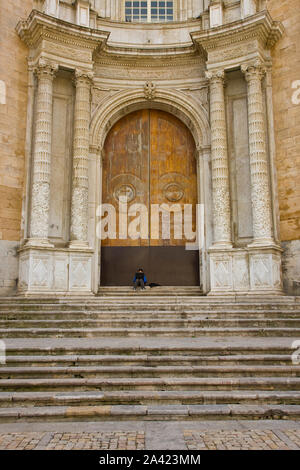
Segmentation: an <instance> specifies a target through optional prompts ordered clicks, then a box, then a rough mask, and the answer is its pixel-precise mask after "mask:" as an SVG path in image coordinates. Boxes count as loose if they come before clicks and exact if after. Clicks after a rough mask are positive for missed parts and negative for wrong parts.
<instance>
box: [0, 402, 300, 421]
mask: <svg viewBox="0 0 300 470" xmlns="http://www.w3.org/2000/svg"><path fill="white" fill-rule="evenodd" d="M299 417H300V406H294V405H165V406H157V405H149V406H134V405H131V406H128V405H125V406H124V405H115V406H110V405H104V406H70V407H66V406H48V407H26V408H25V407H23V408H15V409H12V408H2V409H0V422H17V421H26V422H30V421H35V422H38V421H41V422H45V421H47V422H49V421H76V422H78V421H87V420H88V421H118V422H119V421H122V420H126V421H128V420H143V421H157V420H159V421H162V420H168V421H170V420H179V419H180V420H195V419H198V420H201V419H202V420H209V419H214V420H216V419H217V420H224V419H227V420H229V419H235V420H237V419H248V420H249V419H290V420H292V419H294V420H295V419H299Z"/></svg>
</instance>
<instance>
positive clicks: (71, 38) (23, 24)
mask: <svg viewBox="0 0 300 470" xmlns="http://www.w3.org/2000/svg"><path fill="white" fill-rule="evenodd" d="M16 31H17V33H18V35H19V36H20V38H21V39H22V40H23V41H24V42H25V44H26V45H27V46H28V47H29V48H32V47H35V46H36V45H37V44H39V43H40V41H41V40H43V39H46V38H48V39H52V40H55V41H57V42H59V43H63V44H68V45H73V46H77V47H81V48H82V47H83V48H85V49H90V50H95V49H97V48H98V47H103V45H104V44H105V43H106V42H107V39H108V37H109V35H110V33H109V32H108V31H101V30H98V29H92V28H86V27H83V26H78V25H75V24H73V23H69V22H67V21H63V20H60V19H58V18H54V17H53V16H49V15H46V14H45V13H41V12H40V11H37V10H32V12H31V13H30V15H29V17H28V18H27V20H21V21H19V23H18V24H17V26H16Z"/></svg>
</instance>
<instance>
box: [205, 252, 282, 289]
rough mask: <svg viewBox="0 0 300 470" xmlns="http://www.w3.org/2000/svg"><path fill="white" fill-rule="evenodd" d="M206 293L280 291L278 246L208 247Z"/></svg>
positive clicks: (279, 255) (279, 253) (279, 254)
mask: <svg viewBox="0 0 300 470" xmlns="http://www.w3.org/2000/svg"><path fill="white" fill-rule="evenodd" d="M209 253H210V278H211V291H210V294H209V295H223V294H226V295H228V294H235V295H253V294H255V295H266V294H268V295H282V294H283V292H282V279H281V249H280V248H278V247H277V246H273V247H265V248H249V247H248V248H246V249H238V248H236V249H232V250H224V251H222V250H219V249H218V250H213V249H210V250H209Z"/></svg>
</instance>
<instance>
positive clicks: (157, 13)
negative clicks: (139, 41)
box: [125, 0, 174, 22]
mask: <svg viewBox="0 0 300 470" xmlns="http://www.w3.org/2000/svg"><path fill="white" fill-rule="evenodd" d="M173 19H174V8H173V1H168V0H158V1H156V0H154V1H152V0H146V1H145V0H144V1H142V0H141V1H136V0H130V1H129V0H125V20H126V21H144V22H147V21H148V22H151V21H152V22H155V21H173Z"/></svg>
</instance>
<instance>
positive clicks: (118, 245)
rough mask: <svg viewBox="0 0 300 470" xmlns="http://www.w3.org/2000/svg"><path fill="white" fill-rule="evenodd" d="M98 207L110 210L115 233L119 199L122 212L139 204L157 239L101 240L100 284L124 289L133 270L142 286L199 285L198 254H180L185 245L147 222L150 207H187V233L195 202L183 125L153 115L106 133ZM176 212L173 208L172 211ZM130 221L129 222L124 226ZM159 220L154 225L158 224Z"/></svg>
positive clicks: (135, 116) (191, 154)
mask: <svg viewBox="0 0 300 470" xmlns="http://www.w3.org/2000/svg"><path fill="white" fill-rule="evenodd" d="M104 150H105V151H104V162H103V194H102V202H103V203H110V204H112V205H113V206H114V207H115V210H116V214H117V234H119V215H120V214H119V199H120V197H121V196H125V197H126V198H127V201H128V207H130V206H131V205H132V204H140V203H142V204H144V205H145V206H146V207H147V210H148V226H149V233H150V234H151V233H152V235H153V234H154V233H155V229H156V235H157V238H155V239H153V238H152V237H149V238H148V239H138V240H132V239H130V238H127V239H120V237H119V236H118V238H117V239H115V240H111V239H110V240H102V250H101V285H129V284H130V283H131V282H132V276H133V274H134V272H135V270H136V268H137V267H139V266H142V267H143V268H144V270H145V272H146V274H147V278H148V281H150V282H158V283H160V284H162V285H199V255H198V252H196V251H187V250H185V244H186V242H187V240H186V239H185V238H184V237H183V238H180V239H178V233H177V237H175V236H174V235H175V234H174V220H178V219H175V218H174V214H173V213H171V214H170V221H171V227H170V229H171V230H170V237H168V234H167V238H166V234H163V233H162V224H161V220H162V215H161V214H160V218H159V219H158V218H157V217H154V216H153V211H152V217H151V208H152V205H153V204H156V205H158V204H160V205H161V204H168V205H169V206H171V205H174V204H180V206H182V207H183V204H192V207H193V226H192V228H193V230H195V211H196V203H197V179H196V159H195V145H194V140H193V137H192V135H191V134H190V132H189V130H188V129H187V128H186V126H185V125H184V124H183V123H182V122H181V121H179V120H178V119H177V118H175V117H174V116H172V115H170V114H168V113H165V112H163V111H158V110H141V111H137V112H134V113H131V114H129V115H127V116H126V117H124V118H122V119H121V120H120V121H118V122H117V123H116V124H115V125H114V126H113V128H112V129H111V131H110V133H109V135H108V137H107V139H106V143H105V149H104ZM173 209H176V207H173ZM130 220H132V218H131V219H130V218H129V222H130ZM159 220H160V223H159Z"/></svg>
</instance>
